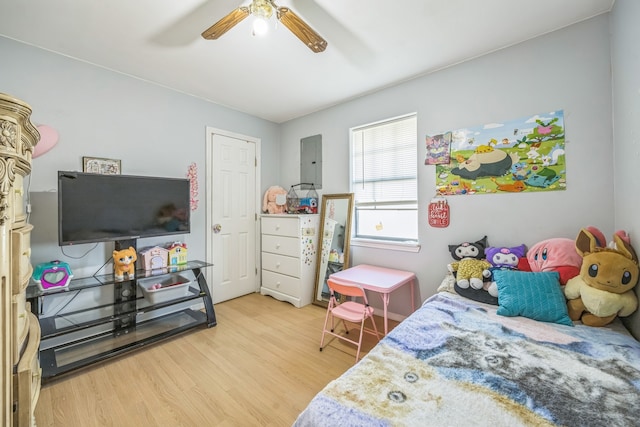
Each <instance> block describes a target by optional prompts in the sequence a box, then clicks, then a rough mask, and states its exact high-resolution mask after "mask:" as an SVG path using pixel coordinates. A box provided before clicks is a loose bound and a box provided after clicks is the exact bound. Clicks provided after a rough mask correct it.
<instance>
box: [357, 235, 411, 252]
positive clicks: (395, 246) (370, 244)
mask: <svg viewBox="0 0 640 427" xmlns="http://www.w3.org/2000/svg"><path fill="white" fill-rule="evenodd" d="M350 245H351V246H359V247H364V248H375V249H389V250H393V251H402V252H420V244H419V243H417V242H387V241H383V240H373V239H358V238H352V239H351V242H350Z"/></svg>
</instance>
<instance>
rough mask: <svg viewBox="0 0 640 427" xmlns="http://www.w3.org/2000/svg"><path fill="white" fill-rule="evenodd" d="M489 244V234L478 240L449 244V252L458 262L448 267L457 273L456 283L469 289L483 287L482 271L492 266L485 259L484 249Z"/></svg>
mask: <svg viewBox="0 0 640 427" xmlns="http://www.w3.org/2000/svg"><path fill="white" fill-rule="evenodd" d="M486 246H487V236H484V237H483V238H482V239H480V240H478V241H476V242H473V243H471V242H464V243H461V244H458V245H449V252H450V253H451V256H452V257H453V259H455V260H456V262H452V263H450V264H449V265H448V266H447V268H448V269H449V271H450V272H452V273H455V276H456V284H457V285H458V286H459V287H460V288H462V289H467V288H469V286H471V287H472V288H473V289H482V286H483V277H484V276H483V275H482V272H483V271H484V270H487V269H488V268H490V267H491V264H489V263H488V262H487V261H486V260H485V259H484V250H485V248H486Z"/></svg>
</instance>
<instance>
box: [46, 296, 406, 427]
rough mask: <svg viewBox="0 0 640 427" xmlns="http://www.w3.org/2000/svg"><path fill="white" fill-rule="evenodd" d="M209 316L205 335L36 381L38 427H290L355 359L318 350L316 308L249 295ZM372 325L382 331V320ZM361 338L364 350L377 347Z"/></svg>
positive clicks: (345, 351)
mask: <svg viewBox="0 0 640 427" xmlns="http://www.w3.org/2000/svg"><path fill="white" fill-rule="evenodd" d="M215 310H216V316H217V320H218V325H217V326H215V327H213V328H209V329H198V330H195V331H191V332H188V333H185V334H182V335H179V336H177V337H175V338H172V339H170V340H166V341H163V342H160V343H158V344H154V345H152V346H149V347H147V348H143V349H141V350H137V351H135V352H133V353H129V354H127V355H124V356H121V357H118V358H115V359H112V360H110V361H107V362H103V363H101V364H97V365H94V366H91V367H88V368H86V369H83V370H80V371H77V372H76V373H73V374H70V375H67V376H64V377H61V378H60V379H57V380H54V381H51V382H48V383H46V384H44V385H43V386H42V390H41V392H40V397H39V400H38V404H37V406H36V411H35V415H36V422H37V425H38V426H39V427H74V426H82V427H92V426H100V427H103V426H118V427H127V426H132V427H133V426H135V427H142V426H163V427H165V426H170V427H174V426H222V427H225V426H290V425H291V424H292V423H293V422H294V421H295V419H296V417H297V416H298V414H299V413H300V412H301V411H302V410H303V409H304V407H305V406H306V405H307V404H308V403H309V401H310V400H311V398H312V397H313V396H314V395H315V394H316V393H317V392H319V391H320V390H321V389H322V388H323V387H324V386H325V385H326V384H327V383H328V382H329V381H331V380H333V379H334V378H336V377H338V376H339V375H340V374H342V373H343V372H344V371H346V370H347V369H348V368H349V367H351V366H353V363H354V361H355V347H354V346H351V345H349V344H347V343H343V342H342V341H340V340H337V339H333V341H331V343H330V344H329V346H328V347H326V348H325V349H324V350H323V351H322V352H320V351H319V345H320V336H321V332H322V325H323V323H324V316H325V313H326V309H324V308H322V307H318V306H314V305H308V306H306V307H303V308H300V309H298V308H295V307H293V306H292V305H291V304H288V303H285V302H281V301H277V300H275V299H273V298H271V297H268V296H262V295H260V294H250V295H247V296H244V297H241V298H237V299H234V300H230V301H226V302H224V303H221V304H217V305H216V306H215ZM376 324H377V325H378V328H379V330H383V328H382V319H381V318H376ZM396 324H397V322H393V321H390V325H389V327H390V329H391V328H392V327H394V326H395V325H396ZM354 332H356V331H354ZM364 341H365V342H364V343H363V352H365V353H366V352H367V351H368V350H370V349H371V348H372V347H373V346H374V345H375V344H376V343H377V341H376V340H375V338H374V337H372V336H369V335H367V334H365V338H364Z"/></svg>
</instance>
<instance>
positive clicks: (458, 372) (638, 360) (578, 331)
mask: <svg viewBox="0 0 640 427" xmlns="http://www.w3.org/2000/svg"><path fill="white" fill-rule="evenodd" d="M496 308H497V307H496V306H491V305H485V304H482V303H478V302H475V301H471V300H468V299H464V298H462V297H460V296H457V295H452V294H448V293H440V294H438V295H435V296H433V297H431V298H430V299H429V300H427V301H426V302H425V304H424V305H423V306H422V307H421V308H420V309H419V310H417V311H416V312H415V313H414V314H412V315H411V316H410V317H409V318H407V319H406V320H405V321H403V322H402V323H401V324H400V325H398V326H397V327H396V328H395V329H394V330H393V331H392V332H391V333H389V335H387V336H386V337H385V338H384V339H383V340H382V341H381V342H380V343H379V344H378V345H377V346H376V347H375V348H374V349H373V350H371V351H370V352H369V354H368V355H367V356H366V357H364V358H363V359H362V360H361V361H360V363H358V364H357V365H355V366H353V367H352V368H351V369H349V370H348V371H347V372H345V373H344V374H343V375H342V376H341V377H340V378H338V379H336V380H334V381H332V382H331V383H329V384H328V385H327V386H326V387H325V388H324V390H322V391H321V392H320V393H318V395H316V397H314V398H313V400H312V401H311V403H310V404H309V406H308V407H307V408H306V409H305V410H304V411H303V412H302V413H301V414H300V415H299V417H298V419H297V420H296V422H295V424H294V425H295V426H298V427H303V426H348V427H352V426H367V427H371V426H471V425H473V426H478V425H481V426H482V425H486V426H492V427H496V426H510V427H511V426H519V425H520V426H546V425H563V426H605V425H607V426H637V425H639V423H640V343H639V342H638V341H636V340H634V339H633V338H632V337H631V336H630V335H628V334H624V333H622V332H620V331H621V330H622V329H619V330H618V331H617V330H615V329H616V327H617V328H622V326H621V325H617V326H614V327H611V328H592V327H588V326H583V325H576V326H574V327H570V326H564V325H556V324H552V323H543V322H537V321H535V320H530V319H527V318H523V317H513V318H509V317H502V316H498V315H496Z"/></svg>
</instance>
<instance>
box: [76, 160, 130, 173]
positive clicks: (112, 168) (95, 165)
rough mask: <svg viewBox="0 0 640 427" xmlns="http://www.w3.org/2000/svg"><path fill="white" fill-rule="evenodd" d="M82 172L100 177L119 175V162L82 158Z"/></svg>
mask: <svg viewBox="0 0 640 427" xmlns="http://www.w3.org/2000/svg"><path fill="white" fill-rule="evenodd" d="M82 171H83V172H88V173H98V174H101V175H120V173H121V172H120V171H121V161H120V160H116V159H103V158H100V157H83V158H82Z"/></svg>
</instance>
